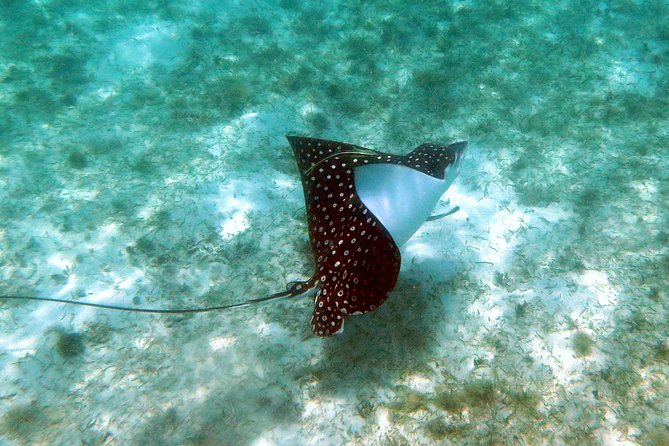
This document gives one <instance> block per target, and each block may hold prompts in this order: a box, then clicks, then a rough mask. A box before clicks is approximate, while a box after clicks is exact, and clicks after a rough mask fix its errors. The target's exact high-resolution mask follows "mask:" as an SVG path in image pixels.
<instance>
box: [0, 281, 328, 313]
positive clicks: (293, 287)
mask: <svg viewBox="0 0 669 446" xmlns="http://www.w3.org/2000/svg"><path fill="white" fill-rule="evenodd" d="M316 283H317V279H316V277H315V276H314V277H312V278H311V279H309V280H306V281H296V282H290V283H289V284H288V285H287V287H286V291H281V292H279V293H274V294H270V295H269V296H264V297H258V298H255V299H249V300H245V301H243V302H237V303H234V304H227V305H215V306H211V307H192V308H175V309H162V308H135V307H126V306H123V305H108V304H99V303H95V302H88V301H83V300H71V299H59V298H55V297H42V296H18V295H11V294H0V300H1V299H7V300H9V299H13V300H31V301H39V302H54V303H59V304H70V305H79V306H84V307H93V308H100V309H103V310H116V311H131V312H133V313H157V314H189V313H207V312H210V311H222V310H230V309H233V308H240V307H247V306H249V305H256V304H259V303H263V302H268V301H272V300H279V299H284V298H289V297H302V296H303V295H308V294H309V292H310V291H312V290H313V289H314V288H315V286H316Z"/></svg>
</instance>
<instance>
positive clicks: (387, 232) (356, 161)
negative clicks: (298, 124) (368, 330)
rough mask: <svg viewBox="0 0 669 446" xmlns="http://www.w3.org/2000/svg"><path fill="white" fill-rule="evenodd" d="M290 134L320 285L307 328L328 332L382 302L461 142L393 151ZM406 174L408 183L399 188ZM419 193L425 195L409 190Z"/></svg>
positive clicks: (453, 166)
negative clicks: (407, 204) (403, 208)
mask: <svg viewBox="0 0 669 446" xmlns="http://www.w3.org/2000/svg"><path fill="white" fill-rule="evenodd" d="M287 138H288V141H289V143H290V145H291V147H292V149H293V153H294V156H295V160H296V162H297V165H298V168H299V171H300V177H301V180H302V186H303V189H304V199H305V205H306V210H307V220H308V225H309V238H310V241H311V248H312V252H313V256H314V259H315V260H316V272H315V275H314V277H313V278H312V280H315V281H318V282H319V285H320V287H319V289H318V292H317V294H316V298H315V306H314V312H313V316H312V320H311V326H312V330H313V332H314V333H315V334H316V335H318V336H329V335H332V334H335V333H339V332H340V331H341V330H342V329H343V323H344V317H345V316H346V315H351V314H361V313H366V312H369V311H372V310H375V309H376V308H378V307H379V306H380V305H381V304H383V303H384V302H385V301H386V299H387V298H388V296H389V295H390V293H391V292H392V290H393V289H394V287H395V283H396V282H397V277H398V275H399V270H400V263H401V258H400V251H399V246H398V245H401V244H402V243H403V242H404V241H406V239H408V238H409V237H410V236H411V235H412V234H413V232H415V230H416V229H417V228H418V226H420V224H421V223H422V222H424V221H425V220H426V219H427V218H428V217H429V214H430V212H431V211H432V209H433V208H434V205H435V204H436V201H437V200H438V199H439V197H440V196H441V194H442V193H443V192H445V190H446V188H447V187H448V185H449V184H450V182H451V181H452V180H453V178H454V175H456V174H457V166H458V165H459V160H460V159H461V158H462V155H463V153H464V150H465V148H466V143H455V144H452V145H451V146H440V145H437V144H432V143H426V144H423V145H421V146H419V147H417V148H416V149H414V150H413V151H412V152H411V153H409V154H408V155H405V156H398V155H391V154H386V153H382V152H377V151H375V150H370V149H366V148H364V147H360V146H356V145H352V144H346V143H342V142H337V141H330V140H324V139H317V138H307V137H300V136H287ZM384 166H390V167H388V168H386V167H384ZM391 171H392V173H391ZM389 173H390V175H388V174H389ZM356 177H358V178H356ZM389 178H390V179H389ZM406 178H409V180H408V181H410V182H411V183H410V184H409V185H408V186H407V187H404V186H405V183H404V182H405V181H407V180H406ZM424 189H425V190H427V189H429V191H428V192H425V190H424ZM361 191H364V193H363V194H362V197H361V194H360V192H361ZM434 191H436V192H434ZM424 192H425V193H424ZM416 193H417V194H418V195H421V194H423V193H424V195H425V196H426V198H424V199H423V198H421V197H417V198H416V197H414V196H412V195H415V194H416ZM435 197H436V199H435ZM406 200H409V201H414V202H415V203H414V204H417V205H418V206H417V207H416V208H417V209H419V211H414V210H412V209H409V210H408V213H410V214H411V213H415V212H418V214H419V215H404V214H402V212H398V208H397V206H399V204H398V203H399V202H400V201H406ZM426 203H427V204H426ZM372 207H373V208H375V212H372V210H371V209H370V208H372ZM423 214H425V215H423ZM382 220H383V221H382ZM407 221H408V222H407Z"/></svg>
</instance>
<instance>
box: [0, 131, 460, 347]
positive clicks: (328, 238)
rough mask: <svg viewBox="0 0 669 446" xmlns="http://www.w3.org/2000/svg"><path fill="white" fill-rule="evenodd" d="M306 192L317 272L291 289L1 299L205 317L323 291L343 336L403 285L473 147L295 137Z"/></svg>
mask: <svg viewBox="0 0 669 446" xmlns="http://www.w3.org/2000/svg"><path fill="white" fill-rule="evenodd" d="M287 138H288V142H289V143H290V145H291V147H292V149H293V155H294V157H295V160H296V162H297V166H298V169H299V172H300V178H301V181H302V187H303V190H304V201H305V204H306V211H307V220H308V225H309V239H310V242H311V249H312V253H313V256H314V260H315V263H316V270H315V272H314V275H313V276H312V277H311V279H309V280H307V281H298V282H292V283H290V284H289V285H288V287H287V289H286V291H283V292H279V293H275V294H272V295H269V296H265V297H261V298H258V299H250V300H247V301H244V302H240V303H235V304H229V305H219V306H213V307H200V308H180V309H155V308H133V307H125V306H117V305H106V304H99V303H93V302H85V301H79V300H68V299H58V298H50V297H37V296H15V295H0V298H4V299H23V300H40V301H48V302H58V303H66V304H76V305H84V306H90V307H96V308H103V309H110V310H126V311H135V312H144V313H163V314H178V313H200V312H207V311H214V310H224V309H231V308H236V307H241V306H246V305H251V304H255V303H259V302H264V301H268V300H274V299H279V298H284V297H296V296H301V295H305V294H310V292H313V291H315V292H316V297H315V303H314V311H313V315H312V318H311V328H312V331H313V333H314V334H316V335H317V336H330V335H333V334H337V333H340V332H341V331H342V330H343V327H344V319H345V318H346V317H347V316H349V315H357V314H363V313H367V312H370V311H373V310H375V309H377V308H378V307H379V306H381V305H382V304H383V303H384V302H385V301H386V299H387V298H388V296H389V295H390V293H391V292H392V291H393V289H394V288H395V284H396V282H397V277H398V275H399V271H400V263H401V256H400V250H399V248H400V246H402V245H403V244H404V243H405V242H406V241H407V240H409V238H411V236H412V235H413V234H414V233H415V232H416V231H417V230H418V228H419V227H420V226H421V225H422V224H423V223H424V222H425V221H427V220H433V219H437V218H441V217H445V216H447V215H450V214H451V213H452V212H454V211H455V210H457V207H456V208H455V209H454V210H452V211H450V212H447V213H443V214H439V215H436V216H431V215H430V214H431V212H432V211H433V209H434V208H435V206H436V204H437V202H438V201H439V199H440V198H441V196H442V195H443V194H444V193H445V192H446V190H447V189H448V187H449V186H450V185H451V183H452V182H453V180H454V179H455V177H456V176H457V174H458V171H459V169H460V164H461V160H462V158H463V156H464V153H465V151H466V148H467V143H466V142H456V143H453V144H450V145H446V146H444V145H438V144H433V143H425V144H422V145H420V146H418V147H416V148H415V149H414V150H413V151H412V152H410V153H409V154H407V155H392V154H387V153H382V152H378V151H375V150H371V149H367V148H364V147H361V146H356V145H353V144H347V143H343V142H338V141H330V140H325V139H318V138H308V137H302V136H287Z"/></svg>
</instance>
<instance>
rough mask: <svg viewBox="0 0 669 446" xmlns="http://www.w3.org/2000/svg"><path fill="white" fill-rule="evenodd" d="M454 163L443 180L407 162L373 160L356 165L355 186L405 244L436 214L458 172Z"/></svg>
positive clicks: (395, 238) (385, 225) (391, 232)
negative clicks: (388, 162)
mask: <svg viewBox="0 0 669 446" xmlns="http://www.w3.org/2000/svg"><path fill="white" fill-rule="evenodd" d="M454 167H457V166H454V165H450V166H448V167H447V168H446V175H445V179H443V180H440V179H438V178H434V177H432V176H430V175H426V174H424V173H422V172H419V171H417V170H414V169H412V168H410V167H406V166H399V165H396V164H369V165H366V166H360V167H356V168H355V170H354V181H355V188H356V191H357V192H358V196H359V197H360V200H362V202H363V203H364V204H365V206H367V208H368V209H369V210H370V211H371V212H372V213H373V214H374V215H375V216H376V218H378V219H379V221H380V222H381V224H382V225H383V226H384V227H385V228H386V229H387V230H388V232H389V233H390V235H391V236H392V238H393V240H394V241H395V244H397V246H402V245H403V244H404V243H406V241H407V240H409V239H410V238H411V236H412V235H414V233H415V232H416V231H417V230H418V228H420V226H421V225H422V224H423V223H424V222H425V220H427V218H428V217H429V216H430V215H431V214H432V211H433V210H434V207H435V206H436V205H437V203H438V202H439V198H441V196H442V195H443V194H444V192H446V189H448V187H449V186H450V185H451V183H452V182H453V180H454V179H455V177H456V176H457V168H454Z"/></svg>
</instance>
